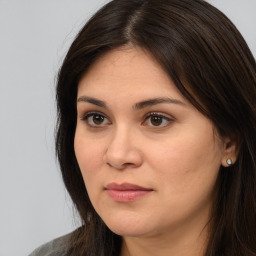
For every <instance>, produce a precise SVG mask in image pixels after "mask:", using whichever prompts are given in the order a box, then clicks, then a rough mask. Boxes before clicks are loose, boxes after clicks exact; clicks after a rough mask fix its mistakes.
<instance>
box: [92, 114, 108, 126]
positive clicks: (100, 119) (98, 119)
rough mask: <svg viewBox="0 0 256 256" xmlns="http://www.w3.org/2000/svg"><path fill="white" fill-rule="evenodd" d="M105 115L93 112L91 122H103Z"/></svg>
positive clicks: (97, 123)
mask: <svg viewBox="0 0 256 256" xmlns="http://www.w3.org/2000/svg"><path fill="white" fill-rule="evenodd" d="M104 120H105V117H104V116H102V115H98V114H95V115H93V116H92V122H93V123H94V124H96V125H101V124H103V123H104Z"/></svg>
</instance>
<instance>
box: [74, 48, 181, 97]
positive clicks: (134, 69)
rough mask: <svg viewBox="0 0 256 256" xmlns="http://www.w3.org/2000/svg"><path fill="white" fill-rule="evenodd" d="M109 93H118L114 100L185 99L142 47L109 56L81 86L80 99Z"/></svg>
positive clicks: (86, 74)
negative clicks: (161, 97) (124, 97)
mask: <svg viewBox="0 0 256 256" xmlns="http://www.w3.org/2000/svg"><path fill="white" fill-rule="evenodd" d="M109 92H114V93H115V94H113V95H112V96H116V95H118V96H121V95H122V94H125V95H133V96H134V94H136V95H139V94H143V95H144V96H145V97H147V96H148V97H152V94H155V97H158V96H159V97H160V96H163V95H167V94H169V96H172V97H174V96H175V97H176V98H177V97H178V98H180V99H184V98H183V97H182V95H181V94H180V92H179V91H178V89H177V88H176V86H175V85H174V83H173V82H172V80H171V79H170V77H169V76H168V74H167V73H166V72H165V71H164V70H163V69H162V67H161V66H160V65H159V63H158V62H157V61H156V60H155V59H154V58H153V57H152V56H151V55H150V54H149V53H148V52H147V51H145V50H143V49H141V48H138V47H129V48H128V47H126V48H124V47H122V48H118V49H114V50H111V51H109V52H107V53H105V54H104V55H102V56H101V57H100V58H99V59H98V60H97V61H96V62H95V63H93V64H92V66H91V67H90V68H89V70H88V71H87V72H86V73H85V74H84V75H83V77H82V78H81V80H80V82H79V85H78V95H80V94H83V93H88V94H98V93H100V94H102V95H104V94H105V95H107V94H108V93H109ZM94 96H96V95H94Z"/></svg>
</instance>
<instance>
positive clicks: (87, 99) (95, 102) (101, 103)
mask: <svg viewBox="0 0 256 256" xmlns="http://www.w3.org/2000/svg"><path fill="white" fill-rule="evenodd" d="M78 102H88V103H91V104H93V105H96V106H99V107H102V108H107V104H106V103H105V102H104V101H102V100H97V99H95V98H91V97H87V96H81V97H79V98H78V99H77V103H78Z"/></svg>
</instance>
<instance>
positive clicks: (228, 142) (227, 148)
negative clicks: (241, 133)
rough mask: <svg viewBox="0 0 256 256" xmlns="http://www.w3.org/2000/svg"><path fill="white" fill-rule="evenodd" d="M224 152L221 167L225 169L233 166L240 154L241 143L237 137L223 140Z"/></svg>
mask: <svg viewBox="0 0 256 256" xmlns="http://www.w3.org/2000/svg"><path fill="white" fill-rule="evenodd" d="M223 142H224V148H223V149H224V150H223V154H222V160H221V165H222V166H223V167H230V166H232V165H233V164H234V163H235V162H236V160H237V156H238V153H239V148H240V147H239V143H238V139H237V137H235V136H234V137H233V138H230V137H225V138H223Z"/></svg>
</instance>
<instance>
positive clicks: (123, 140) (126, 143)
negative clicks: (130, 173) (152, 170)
mask: <svg viewBox="0 0 256 256" xmlns="http://www.w3.org/2000/svg"><path fill="white" fill-rule="evenodd" d="M136 141H137V140H136V132H135V131H132V130H128V129H125V128H123V129H122V128H120V129H118V130H116V131H114V132H113V136H111V138H110V141H109V143H108V145H107V149H106V152H105V155H104V157H103V161H104V163H106V164H107V165H109V166H111V167H112V168H115V169H118V170H123V169H125V168H135V167H139V166H140V165H141V164H142V161H143V158H142V152H141V150H140V149H139V148H138V147H137V145H136V144H137V143H136Z"/></svg>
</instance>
